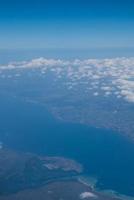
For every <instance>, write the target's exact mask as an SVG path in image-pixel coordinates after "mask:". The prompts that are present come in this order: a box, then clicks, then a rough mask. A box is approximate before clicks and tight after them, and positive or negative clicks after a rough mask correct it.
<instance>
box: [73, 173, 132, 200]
mask: <svg viewBox="0 0 134 200" xmlns="http://www.w3.org/2000/svg"><path fill="white" fill-rule="evenodd" d="M77 180H78V182H80V183H82V184H84V185H86V186H89V187H90V188H91V189H92V190H93V191H94V192H99V193H101V194H106V195H109V196H110V197H114V198H119V199H120V200H134V197H132V196H127V195H124V194H120V193H118V192H116V191H114V190H110V189H109V190H99V188H96V183H97V178H95V177H92V176H91V177H90V176H89V177H88V176H79V177H78V178H77Z"/></svg>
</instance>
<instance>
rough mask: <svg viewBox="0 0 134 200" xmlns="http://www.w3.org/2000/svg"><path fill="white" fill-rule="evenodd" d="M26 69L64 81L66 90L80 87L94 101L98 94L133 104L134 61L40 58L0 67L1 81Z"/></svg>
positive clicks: (122, 58) (120, 59)
mask: <svg viewBox="0 0 134 200" xmlns="http://www.w3.org/2000/svg"><path fill="white" fill-rule="evenodd" d="M27 69H28V70H30V69H36V70H39V71H40V73H41V74H42V75H44V76H45V75H46V74H47V72H52V73H55V74H56V77H57V79H61V78H62V77H65V78H66V80H67V81H66V84H67V87H68V89H69V90H73V88H75V87H76V85H78V84H82V85H84V87H85V91H90V92H92V93H93V95H94V96H96V97H97V96H99V95H100V94H103V95H104V96H105V97H108V96H110V95H114V96H116V98H118V99H119V98H122V99H124V100H126V101H127V102H131V103H134V57H131V58H125V57H121V58H112V59H86V60H79V59H75V60H72V61H69V60H60V59H57V60H55V59H45V58H43V57H41V58H37V59H33V60H31V61H22V62H11V63H9V64H7V65H0V77H3V78H4V73H5V71H7V70H8V71H9V72H10V70H17V75H18V76H20V75H21V72H19V71H22V70H27ZM8 76H9V75H8ZM9 78H10V76H9Z"/></svg>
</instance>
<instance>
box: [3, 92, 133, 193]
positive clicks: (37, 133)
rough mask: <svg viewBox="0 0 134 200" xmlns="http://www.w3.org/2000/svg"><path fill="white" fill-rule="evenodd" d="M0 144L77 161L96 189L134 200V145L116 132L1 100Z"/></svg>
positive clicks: (21, 102)
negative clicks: (123, 195)
mask: <svg viewBox="0 0 134 200" xmlns="http://www.w3.org/2000/svg"><path fill="white" fill-rule="evenodd" d="M0 142H2V144H3V145H4V146H6V147H8V148H12V149H15V150H19V151H23V152H33V153H36V154H40V155H49V156H64V157H67V158H72V159H75V160H76V161H78V162H80V163H81V164H82V165H83V167H84V175H87V176H95V177H96V178H97V180H98V181H97V185H96V187H97V188H98V189H101V190H106V189H107V190H114V191H117V192H119V193H121V194H125V195H129V196H134V143H133V142H131V141H130V140H129V139H127V138H126V137H124V136H123V135H121V134H119V133H117V132H113V131H112V130H106V129H100V128H95V127H90V126H86V125H81V124H74V123H67V122H66V123H65V122H62V121H59V120H58V119H55V118H54V117H53V116H52V115H51V113H49V111H48V110H47V109H46V108H45V107H44V106H42V105H39V104H35V103H29V102H26V101H25V100H21V99H19V98H16V97H14V98H11V97H10V95H1V96H0Z"/></svg>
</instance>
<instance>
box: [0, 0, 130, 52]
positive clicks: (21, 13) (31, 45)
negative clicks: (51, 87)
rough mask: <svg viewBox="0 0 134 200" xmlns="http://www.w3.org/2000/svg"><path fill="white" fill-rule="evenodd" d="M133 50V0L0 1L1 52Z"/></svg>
mask: <svg viewBox="0 0 134 200" xmlns="http://www.w3.org/2000/svg"><path fill="white" fill-rule="evenodd" d="M18 48H19V49H36V48H55V49H56V48H61V49H62V48H63V49H65V48H67V49H88V48H134V1H133V0H44V1H43V0H27V1H26V0H21V1H19V0H0V49H18Z"/></svg>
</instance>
